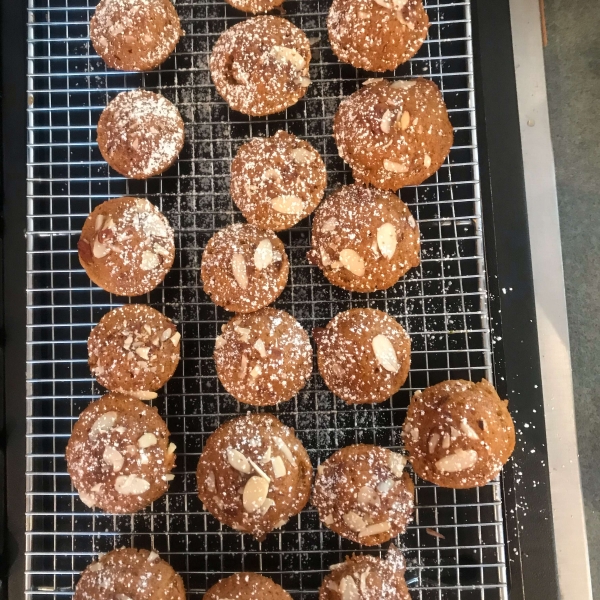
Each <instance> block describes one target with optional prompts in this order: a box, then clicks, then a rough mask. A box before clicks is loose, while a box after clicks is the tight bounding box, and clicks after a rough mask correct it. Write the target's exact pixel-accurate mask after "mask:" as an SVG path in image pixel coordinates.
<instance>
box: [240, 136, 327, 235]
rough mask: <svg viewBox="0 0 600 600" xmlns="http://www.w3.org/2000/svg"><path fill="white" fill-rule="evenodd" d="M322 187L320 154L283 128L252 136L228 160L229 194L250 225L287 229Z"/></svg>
mask: <svg viewBox="0 0 600 600" xmlns="http://www.w3.org/2000/svg"><path fill="white" fill-rule="evenodd" d="M326 185H327V174H326V172H325V165H324V163H323V159H322V158H321V155H320V154H319V153H318V152H317V151H316V150H315V149H314V148H313V147H312V146H311V145H310V144H309V143H308V142H305V141H304V140H301V139H299V138H297V137H296V136H295V135H293V134H291V133H287V132H285V131H278V132H277V133H276V134H275V135H274V136H271V137H268V138H252V139H251V140H250V141H249V142H247V143H245V144H244V145H243V146H242V147H241V148H240V149H239V150H238V153H237V154H236V156H235V158H234V159H233V162H232V163H231V198H232V199H233V201H234V202H235V204H236V205H237V207H238V208H239V209H240V210H241V211H242V214H243V215H244V217H246V219H247V220H248V221H249V222H250V223H254V224H255V225H258V226H259V227H262V228H263V229H272V230H273V231H281V230H282V229H289V228H290V227H292V226H293V225H295V224H296V223H298V222H299V221H301V220H302V219H304V218H305V217H307V216H308V215H309V214H310V213H312V212H313V210H314V209H315V208H316V207H317V205H318V204H319V202H320V201H321V199H322V198H323V194H324V193H325V186H326Z"/></svg>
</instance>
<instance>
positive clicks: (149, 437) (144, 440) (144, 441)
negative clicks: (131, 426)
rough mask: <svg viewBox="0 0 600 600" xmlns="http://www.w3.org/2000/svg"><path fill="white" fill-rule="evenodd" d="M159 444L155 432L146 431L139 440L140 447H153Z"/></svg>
mask: <svg viewBox="0 0 600 600" xmlns="http://www.w3.org/2000/svg"><path fill="white" fill-rule="evenodd" d="M156 444H158V438H157V437H156V436H155V435H154V434H153V433H149V432H147V433H144V435H142V436H141V437H140V438H139V439H138V441H137V445H138V448H151V447H152V446H156Z"/></svg>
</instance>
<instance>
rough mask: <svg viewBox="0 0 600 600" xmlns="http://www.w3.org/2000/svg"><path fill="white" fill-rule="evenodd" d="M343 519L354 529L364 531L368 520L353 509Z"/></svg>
mask: <svg viewBox="0 0 600 600" xmlns="http://www.w3.org/2000/svg"><path fill="white" fill-rule="evenodd" d="M342 519H343V521H344V523H346V525H347V527H348V528H349V529H351V530H352V531H357V532H358V531H362V530H363V529H364V528H365V527H366V526H367V523H366V521H365V520H364V519H363V518H362V517H361V516H360V515H359V514H357V513H355V512H354V511H353V510H351V511H350V512H347V513H346V514H345V515H344V516H343V517H342Z"/></svg>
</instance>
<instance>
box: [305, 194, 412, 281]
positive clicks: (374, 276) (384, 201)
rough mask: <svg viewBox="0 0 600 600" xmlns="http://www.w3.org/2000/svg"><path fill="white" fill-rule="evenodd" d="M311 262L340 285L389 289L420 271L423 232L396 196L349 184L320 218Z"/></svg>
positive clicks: (329, 202)
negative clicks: (412, 273)
mask: <svg viewBox="0 0 600 600" xmlns="http://www.w3.org/2000/svg"><path fill="white" fill-rule="evenodd" d="M307 257H308V260H309V261H310V262H312V263H313V264H316V265H317V266H319V267H320V268H321V270H322V271H323V274H324V275H325V277H327V279H329V281H331V283H333V284H334V285H339V286H340V287H342V288H344V289H346V290H351V291H356V292H374V291H375V290H386V289H387V288H389V287H391V286H392V285H394V284H395V283H396V282H397V281H398V280H399V279H400V277H402V276H403V275H405V274H406V272H407V271H408V270H409V269H412V268H413V267H417V266H419V264H420V262H421V259H420V240H419V227H418V225H417V222H416V221H415V219H414V218H413V216H412V215H411V214H410V210H408V207H407V206H406V204H404V202H402V200H400V198H398V196H396V195H395V194H393V193H392V192H387V191H382V190H377V189H374V188H365V187H362V186H359V185H346V186H344V187H342V188H340V189H339V190H338V191H337V192H334V193H333V194H331V196H329V197H328V198H327V199H326V200H325V201H324V202H323V203H322V204H321V206H319V209H318V210H317V212H316V213H315V216H314V219H313V228H312V250H311V251H310V252H309V253H308V255H307Z"/></svg>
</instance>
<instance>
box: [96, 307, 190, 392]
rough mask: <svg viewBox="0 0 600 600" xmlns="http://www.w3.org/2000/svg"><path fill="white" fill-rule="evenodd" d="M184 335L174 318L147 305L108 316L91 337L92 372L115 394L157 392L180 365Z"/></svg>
mask: <svg viewBox="0 0 600 600" xmlns="http://www.w3.org/2000/svg"><path fill="white" fill-rule="evenodd" d="M180 338H181V335H180V334H179V332H178V331H177V328H176V327H175V324H174V323H173V321H171V319H168V318H167V317H165V316H164V315H163V314H162V313H160V312H158V311H157V310H154V309H153V308H152V307H150V306H146V305H145V304H126V305H125V306H122V307H120V308H115V309H114V310H111V311H110V312H109V313H106V314H105V315H104V316H103V317H102V318H101V319H100V322H99V323H98V325H96V327H94V329H92V332H91V333H90V336H89V338H88V357H89V358H88V362H89V365H90V370H91V371H92V374H93V375H94V377H96V380H97V381H98V383H99V384H100V385H103V386H104V387H105V388H107V389H109V390H112V391H116V392H132V391H140V390H150V391H153V390H158V389H159V388H161V387H162V386H163V385H165V383H166V382H167V381H169V379H171V377H172V376H173V373H174V372H175V369H176V368H177V365H178V364H179V349H180Z"/></svg>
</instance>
